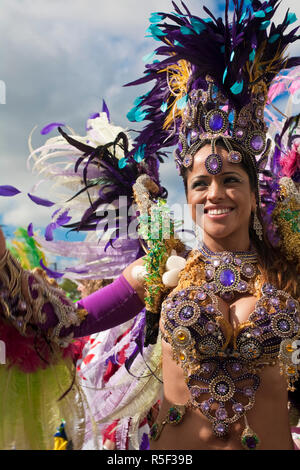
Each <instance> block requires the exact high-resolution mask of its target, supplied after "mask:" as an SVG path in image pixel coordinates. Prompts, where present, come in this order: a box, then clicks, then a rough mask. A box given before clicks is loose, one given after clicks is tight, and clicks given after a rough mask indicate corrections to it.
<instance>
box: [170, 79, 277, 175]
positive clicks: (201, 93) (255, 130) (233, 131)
mask: <svg viewBox="0 0 300 470" xmlns="http://www.w3.org/2000/svg"><path fill="white" fill-rule="evenodd" d="M265 103H266V93H265V86H264V84H263V83H262V82H260V83H258V84H257V86H256V87H255V93H253V94H252V101H251V102H250V103H249V104H247V105H246V106H244V107H243V108H242V109H241V110H239V111H238V110H237V109H235V108H234V106H232V105H230V103H229V101H228V99H227V98H226V97H224V96H223V95H222V93H221V92H220V90H219V89H218V88H217V86H216V85H215V83H214V80H213V79H212V78H211V77H210V76H206V89H204V88H203V89H197V90H195V89H194V90H192V91H191V92H190V94H189V99H188V103H187V106H186V107H185V109H184V112H183V120H182V125H181V128H180V133H179V144H178V149H177V151H176V154H175V161H176V165H177V167H179V168H181V167H182V166H183V167H186V168H188V167H190V166H191V165H192V163H193V157H194V155H195V153H196V152H197V150H198V149H199V148H200V147H201V146H202V144H203V142H204V141H207V140H210V141H215V140H216V139H218V138H222V139H223V141H224V144H225V145H226V147H227V149H228V152H229V153H228V161H229V162H230V163H240V162H241V161H242V155H241V153H240V152H238V151H236V150H234V149H233V148H232V147H231V144H230V141H232V142H235V143H237V144H238V146H239V147H242V148H244V149H245V150H246V151H247V152H248V153H249V155H250V156H251V160H252V163H253V164H254V166H255V167H257V165H258V164H259V166H261V165H262V163H263V162H264V163H266V159H267V151H268V146H266V132H267V126H266V124H265V122H264V106H265ZM212 147H213V150H212V154H211V155H210V156H209V159H208V160H207V162H206V165H208V168H207V169H208V171H209V172H210V173H212V174H217V173H219V172H220V170H221V167H222V160H221V159H220V157H219V155H217V153H216V152H215V150H214V145H212ZM258 155H262V158H261V159H260V161H259V162H256V159H255V157H256V156H258Z"/></svg>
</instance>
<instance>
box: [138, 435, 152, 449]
mask: <svg viewBox="0 0 300 470" xmlns="http://www.w3.org/2000/svg"><path fill="white" fill-rule="evenodd" d="M140 450H150V444H149V437H148V434H146V433H145V432H144V433H143V437H142V441H141V444H140Z"/></svg>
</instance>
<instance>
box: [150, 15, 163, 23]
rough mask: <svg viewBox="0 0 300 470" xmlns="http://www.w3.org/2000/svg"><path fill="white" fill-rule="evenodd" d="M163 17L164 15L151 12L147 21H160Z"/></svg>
mask: <svg viewBox="0 0 300 470" xmlns="http://www.w3.org/2000/svg"><path fill="white" fill-rule="evenodd" d="M163 19H164V17H163V16H162V15H160V14H159V13H151V16H150V18H149V21H150V23H160V22H161V21H162V20H163Z"/></svg>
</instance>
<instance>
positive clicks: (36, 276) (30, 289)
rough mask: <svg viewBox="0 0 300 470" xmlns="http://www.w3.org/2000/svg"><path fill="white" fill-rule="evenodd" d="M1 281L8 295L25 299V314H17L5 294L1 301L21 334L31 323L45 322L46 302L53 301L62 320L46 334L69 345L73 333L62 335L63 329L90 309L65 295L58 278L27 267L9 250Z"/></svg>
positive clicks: (1, 262)
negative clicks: (77, 305) (77, 304)
mask: <svg viewBox="0 0 300 470" xmlns="http://www.w3.org/2000/svg"><path fill="white" fill-rule="evenodd" d="M0 282H1V283H2V289H3V290H4V291H7V294H8V297H18V298H19V303H20V302H21V303H24V305H25V306H26V313H25V315H23V316H21V317H20V316H19V317H15V316H13V315H12V313H11V311H10V307H9V304H8V303H7V302H6V300H5V299H4V296H2V298H1V301H0V305H1V307H2V309H3V313H4V314H5V315H6V317H7V318H8V319H9V320H10V321H12V322H13V323H14V326H15V327H16V328H17V330H18V331H19V332H20V333H21V334H23V335H26V334H27V325H28V324H29V323H32V324H43V323H45V322H46V320H47V315H46V313H44V312H42V310H43V307H44V305H45V304H51V306H52V307H53V310H54V313H55V315H56V317H57V318H58V324H57V325H56V326H55V327H54V328H53V329H51V330H50V329H49V330H48V332H47V333H46V334H47V336H48V338H49V339H50V341H53V342H54V343H57V344H58V345H59V346H61V347H66V346H68V344H69V343H70V341H71V340H72V338H73V335H69V336H68V337H60V331H61V329H62V328H64V327H66V328H68V327H70V326H72V325H79V324H80V323H81V321H82V319H83V318H84V317H85V316H86V315H87V312H86V311H85V310H83V309H80V310H79V311H78V310H77V309H76V305H75V304H74V303H73V302H71V301H70V300H69V299H68V298H67V297H66V296H65V294H64V292H63V290H62V289H60V288H59V286H58V284H57V283H56V281H55V280H53V279H51V280H50V279H49V278H48V277H47V275H46V273H45V272H44V271H43V270H42V269H40V268H36V269H35V270H34V271H33V272H29V271H25V270H24V269H23V268H22V267H21V265H20V263H19V262H18V261H17V260H16V259H15V258H14V257H13V256H12V255H11V254H10V253H9V251H8V250H7V251H6V252H5V254H4V256H3V257H2V259H1V260H0Z"/></svg>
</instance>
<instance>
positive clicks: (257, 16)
mask: <svg viewBox="0 0 300 470" xmlns="http://www.w3.org/2000/svg"><path fill="white" fill-rule="evenodd" d="M253 16H255V17H256V18H264V17H265V16H266V14H265V12H264V11H263V10H260V11H256V12H255V13H253Z"/></svg>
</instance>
